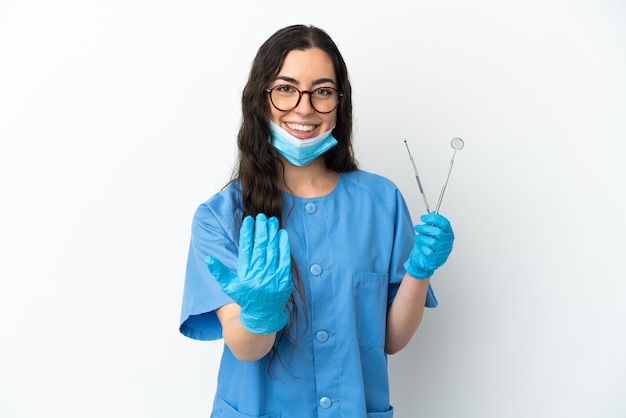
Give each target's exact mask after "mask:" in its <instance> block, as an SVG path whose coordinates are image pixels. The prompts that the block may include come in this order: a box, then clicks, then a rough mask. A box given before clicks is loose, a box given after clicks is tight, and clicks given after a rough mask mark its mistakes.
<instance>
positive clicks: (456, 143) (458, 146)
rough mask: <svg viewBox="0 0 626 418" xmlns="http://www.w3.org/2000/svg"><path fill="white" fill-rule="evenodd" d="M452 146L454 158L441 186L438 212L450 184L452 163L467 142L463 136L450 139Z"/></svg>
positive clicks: (436, 210)
mask: <svg viewBox="0 0 626 418" xmlns="http://www.w3.org/2000/svg"><path fill="white" fill-rule="evenodd" d="M450 146H451V147H452V149H454V152H453V153H452V159H451V160H450V168H448V175H447V176H446V182H445V183H444V184H443V187H442V188H441V194H439V201H437V208H436V209H435V212H436V213H439V207H440V206H441V201H442V200H443V193H444V192H445V191H446V186H447V185H448V180H449V179H450V173H451V172H452V165H453V164H454V156H455V155H456V152H457V151H458V150H462V149H463V147H464V146H465V143H464V142H463V140H462V139H461V138H452V141H450Z"/></svg>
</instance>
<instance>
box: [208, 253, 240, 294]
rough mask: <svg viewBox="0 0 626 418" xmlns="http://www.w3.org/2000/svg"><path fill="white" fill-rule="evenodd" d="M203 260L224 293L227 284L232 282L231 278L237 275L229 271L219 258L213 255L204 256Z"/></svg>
mask: <svg viewBox="0 0 626 418" xmlns="http://www.w3.org/2000/svg"><path fill="white" fill-rule="evenodd" d="M204 262H205V263H206V265H207V267H208V268H209V271H210V272H211V274H212V275H213V277H215V279H216V280H217V282H218V283H219V285H220V287H221V288H222V290H223V291H224V292H225V293H228V289H229V287H230V286H229V285H231V284H233V279H235V278H236V277H237V275H236V274H235V273H234V272H232V271H230V269H228V268H227V267H226V266H225V265H224V264H222V262H221V261H220V260H218V259H217V258H215V257H213V256H212V255H207V256H206V257H205V258H204Z"/></svg>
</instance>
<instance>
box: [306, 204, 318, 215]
mask: <svg viewBox="0 0 626 418" xmlns="http://www.w3.org/2000/svg"><path fill="white" fill-rule="evenodd" d="M304 210H306V212H307V213H311V214H313V213H315V212H317V205H316V204H315V203H307V204H306V206H305V207H304Z"/></svg>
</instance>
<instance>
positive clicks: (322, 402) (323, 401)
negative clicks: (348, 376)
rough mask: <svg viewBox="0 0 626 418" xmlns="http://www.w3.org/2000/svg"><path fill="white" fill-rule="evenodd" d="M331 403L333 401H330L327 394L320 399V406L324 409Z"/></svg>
mask: <svg viewBox="0 0 626 418" xmlns="http://www.w3.org/2000/svg"><path fill="white" fill-rule="evenodd" d="M332 404H333V401H331V400H330V398H329V397H327V396H324V397H323V398H321V399H320V406H321V407H322V408H324V409H327V408H330V406H331V405H332Z"/></svg>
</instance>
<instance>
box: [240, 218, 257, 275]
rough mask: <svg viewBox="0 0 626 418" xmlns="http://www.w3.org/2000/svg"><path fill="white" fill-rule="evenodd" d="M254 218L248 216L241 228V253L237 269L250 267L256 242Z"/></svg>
mask: <svg viewBox="0 0 626 418" xmlns="http://www.w3.org/2000/svg"><path fill="white" fill-rule="evenodd" d="M253 234H254V218H253V217H252V216H246V217H245V218H244V219H243V223H242V224H241V229H240V230H239V255H238V256H237V269H238V270H239V269H240V268H243V269H245V270H247V269H248V266H249V265H250V259H251V258H252V248H253V243H254V235H253Z"/></svg>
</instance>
